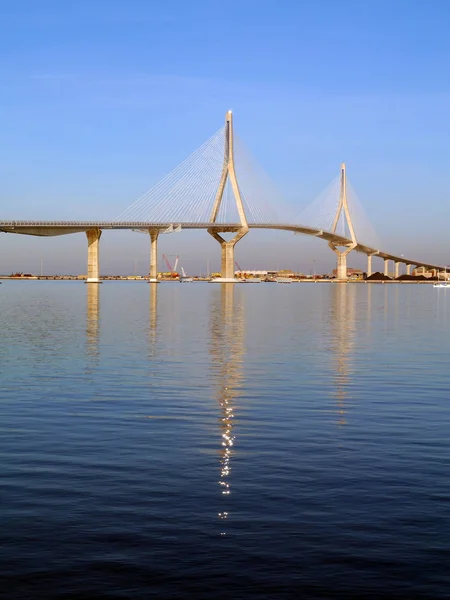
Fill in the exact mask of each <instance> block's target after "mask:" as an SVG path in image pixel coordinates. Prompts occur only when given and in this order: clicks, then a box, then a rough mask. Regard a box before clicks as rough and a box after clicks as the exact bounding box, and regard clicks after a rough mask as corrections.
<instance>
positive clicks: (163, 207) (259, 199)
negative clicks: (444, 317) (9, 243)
mask: <svg viewBox="0 0 450 600" xmlns="http://www.w3.org/2000/svg"><path fill="white" fill-rule="evenodd" d="M237 154H238V156H241V161H237V162H236V161H235V138H234V133H233V118H232V113H231V111H228V112H227V114H226V117H225V125H224V127H223V128H222V129H220V130H219V131H218V132H217V133H216V134H214V135H213V136H212V137H211V138H210V139H209V140H208V141H207V142H205V144H203V145H202V146H201V147H200V148H199V149H198V150H196V151H195V152H194V153H193V154H192V155H191V156H190V157H188V159H186V160H185V161H184V162H182V163H181V164H180V165H179V166H178V167H176V168H175V169H174V170H173V171H172V172H171V173H169V174H168V175H167V176H166V177H165V178H163V179H162V180H161V181H160V182H159V183H157V184H156V185H155V186H154V187H153V188H152V189H151V190H150V191H149V192H147V193H146V194H144V195H143V196H142V197H141V198H139V199H138V200H137V201H136V202H135V203H133V204H132V205H131V206H130V207H128V209H127V210H126V211H125V212H124V213H122V215H120V216H119V217H118V218H116V219H115V220H113V221H25V220H23V221H19V220H11V221H0V231H1V232H4V233H13V234H22V235H33V236H59V235H68V234H73V233H80V232H84V233H85V234H86V236H87V240H88V279H87V281H88V282H92V283H98V281H99V268H100V265H99V244H100V236H101V234H102V231H106V230H109V229H131V230H138V231H144V232H148V234H149V236H150V245H151V249H150V269H149V275H150V281H157V245H158V237H159V235H160V234H161V233H172V232H176V231H181V230H183V229H191V230H192V229H205V230H206V231H207V232H208V233H209V234H210V235H211V236H212V237H213V238H214V239H215V240H216V241H217V242H219V244H220V246H221V254H222V260H221V278H220V279H219V280H220V281H223V282H235V281H236V279H235V277H234V248H235V245H236V244H237V243H238V242H239V241H240V240H241V239H242V238H243V237H244V236H245V235H247V233H248V232H249V231H250V230H251V229H278V230H283V231H290V232H293V233H294V234H303V235H308V236H313V237H317V238H319V239H322V240H324V241H325V242H326V243H327V244H328V246H329V248H330V249H331V250H332V251H333V252H334V253H335V254H336V256H337V279H338V280H341V281H345V280H346V279H347V256H348V255H349V253H350V252H352V251H355V252H359V253H363V254H365V255H366V256H367V269H366V270H367V275H371V274H372V259H373V257H379V258H381V259H383V260H384V273H385V274H386V275H387V274H388V272H389V262H390V261H393V262H394V273H395V276H396V277H398V275H399V274H400V265H401V264H405V265H406V273H407V274H410V273H411V267H412V266H413V265H416V266H423V267H425V268H429V269H442V267H441V266H440V265H435V264H432V263H429V262H424V261H421V260H416V259H413V258H405V257H404V256H398V255H395V254H392V253H390V252H385V251H382V250H381V249H380V248H375V247H373V245H370V244H369V245H367V244H364V243H362V241H361V240H360V239H359V238H358V237H357V235H356V231H355V227H354V223H353V219H352V213H351V210H350V204H349V201H348V197H347V176H346V167H345V164H344V163H343V164H342V165H341V171H340V179H339V182H340V183H339V198H338V202H337V207H336V206H335V205H333V209H332V213H331V217H332V221H330V222H329V221H327V225H326V226H325V227H314V226H310V225H303V224H298V223H295V222H292V221H291V222H285V223H283V220H280V219H272V220H268V219H265V218H264V216H265V215H266V214H268V213H267V212H266V211H265V209H266V208H267V204H270V205H271V202H272V201H273V200H274V198H275V196H276V190H275V193H274V190H273V189H272V187H271V182H270V180H267V179H265V180H264V181H263V182H262V183H261V181H259V179H261V177H263V175H264V174H262V175H261V173H260V172H259V171H258V169H256V172H257V176H256V177H254V172H253V171H252V169H251V168H250V174H251V177H250V178H249V177H248V173H247V171H246V170H245V169H244V167H242V164H243V165H244V166H247V165H249V164H250V165H251V160H250V159H249V157H248V155H247V154H245V153H242V149H239V145H238V152H237ZM246 176H247V177H246ZM255 180H256V184H255ZM230 197H232V199H233V200H232V202H231V204H232V207H231V208H232V210H231V213H232V214H231V215H230V207H229V206H228V204H229V202H230V200H229V198H230ZM264 207H265V208H264ZM269 208H270V207H269ZM321 212H323V211H322V209H321ZM299 220H300V219H299ZM338 224H339V225H340V226H342V229H343V231H342V234H341V235H340V234H339V233H338ZM347 232H348V234H347ZM223 233H232V234H234V235H233V237H232V238H231V239H225V238H224V237H223V236H222V235H221V234H223Z"/></svg>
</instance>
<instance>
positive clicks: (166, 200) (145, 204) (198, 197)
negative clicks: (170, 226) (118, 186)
mask: <svg viewBox="0 0 450 600" xmlns="http://www.w3.org/2000/svg"><path fill="white" fill-rule="evenodd" d="M225 138H226V136H225V127H222V128H221V129H219V131H218V132H217V133H215V134H214V135H213V136H212V137H211V138H210V139H209V140H208V141H207V142H205V143H204V144H203V145H202V146H201V147H200V148H199V149H198V150H196V151H195V152H193V153H192V154H191V155H190V156H189V157H188V158H187V159H186V160H185V161H183V162H182V163H181V164H180V165H179V166H178V167H176V168H175V169H174V170H173V171H172V172H171V173H169V174H168V175H167V176H166V177H164V178H163V179H162V180H161V181H160V182H159V183H157V184H156V185H155V186H154V187H153V188H151V189H150V190H149V191H148V192H146V193H145V194H144V195H143V196H141V197H140V198H139V199H138V200H136V202H134V203H133V204H132V205H131V206H130V207H129V208H127V209H126V210H125V211H124V212H123V213H122V214H120V215H119V216H118V217H117V218H116V219H115V221H124V222H127V221H128V222H136V221H140V222H148V223H208V222H209V221H210V219H211V213H212V209H213V206H214V202H215V199H216V194H217V190H218V188H219V184H220V179H221V176H222V170H223V167H224V157H225V143H226V139H225ZM234 142H235V146H234V163H235V170H236V177H237V180H238V186H239V191H240V194H241V198H242V201H243V204H244V211H245V215H246V218H247V221H248V222H249V223H268V224H270V223H278V222H279V218H278V216H277V214H276V211H275V210H274V208H273V207H272V205H273V204H274V203H279V202H280V199H281V194H280V193H279V191H278V190H277V189H276V188H275V185H274V184H273V183H272V182H271V180H270V178H269V177H268V175H267V174H266V173H265V172H264V171H263V169H262V168H261V167H260V166H259V165H258V163H257V161H256V160H255V159H254V158H253V157H252V155H251V154H250V152H249V151H248V150H247V149H246V148H245V146H244V145H243V143H242V142H241V141H240V140H239V138H236V137H235V139H234ZM216 222H218V223H230V224H231V223H233V224H235V223H239V222H240V219H239V215H238V211H237V207H236V198H235V195H234V193H233V189H232V185H231V182H230V178H229V177H228V178H227V181H226V185H225V189H224V192H223V196H222V200H221V203H220V207H219V212H218V214H217V219H216Z"/></svg>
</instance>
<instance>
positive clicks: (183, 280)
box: [180, 267, 194, 283]
mask: <svg viewBox="0 0 450 600" xmlns="http://www.w3.org/2000/svg"><path fill="white" fill-rule="evenodd" d="M193 281H194V278H193V277H188V276H187V275H186V271H185V270H184V269H183V267H181V276H180V283H192V282H193Z"/></svg>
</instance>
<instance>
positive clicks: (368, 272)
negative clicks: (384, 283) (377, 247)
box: [366, 254, 372, 277]
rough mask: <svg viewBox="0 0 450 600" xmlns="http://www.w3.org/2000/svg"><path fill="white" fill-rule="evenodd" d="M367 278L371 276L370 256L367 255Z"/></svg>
mask: <svg viewBox="0 0 450 600" xmlns="http://www.w3.org/2000/svg"><path fill="white" fill-rule="evenodd" d="M366 274H367V277H370V276H371V275H372V254H368V255H367V273H366Z"/></svg>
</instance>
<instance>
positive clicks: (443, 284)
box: [433, 268, 450, 288]
mask: <svg viewBox="0 0 450 600" xmlns="http://www.w3.org/2000/svg"><path fill="white" fill-rule="evenodd" d="M437 274H438V279H437V281H436V283H434V284H433V287H438V288H450V283H449V282H448V281H447V268H445V275H444V277H445V279H444V281H440V280H439V270H438V272H437Z"/></svg>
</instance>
